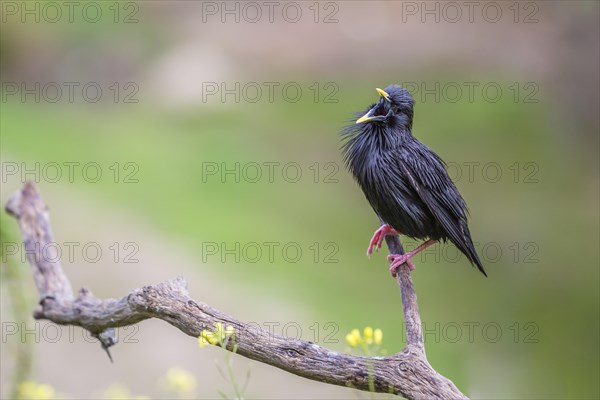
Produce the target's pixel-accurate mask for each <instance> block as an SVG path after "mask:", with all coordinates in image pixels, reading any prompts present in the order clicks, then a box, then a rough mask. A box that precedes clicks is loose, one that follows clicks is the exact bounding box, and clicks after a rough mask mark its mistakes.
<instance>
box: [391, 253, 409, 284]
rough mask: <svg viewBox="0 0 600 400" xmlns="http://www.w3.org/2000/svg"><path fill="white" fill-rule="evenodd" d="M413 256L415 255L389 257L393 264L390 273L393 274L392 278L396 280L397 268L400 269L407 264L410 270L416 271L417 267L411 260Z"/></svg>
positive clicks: (392, 255)
mask: <svg viewBox="0 0 600 400" xmlns="http://www.w3.org/2000/svg"><path fill="white" fill-rule="evenodd" d="M412 256H413V254H410V253H408V254H390V255H388V256H387V259H388V260H389V261H391V262H392V264H391V265H390V272H391V273H392V276H393V277H394V278H395V277H396V268H398V267H399V266H401V265H402V264H404V263H406V265H407V266H408V269H409V270H411V271H412V270H414V269H415V265H414V264H413V263H412V261H411V260H410V258H411V257H412Z"/></svg>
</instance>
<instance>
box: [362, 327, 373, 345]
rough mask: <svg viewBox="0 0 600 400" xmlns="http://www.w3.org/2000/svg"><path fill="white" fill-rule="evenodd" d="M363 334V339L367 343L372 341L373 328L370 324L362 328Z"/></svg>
mask: <svg viewBox="0 0 600 400" xmlns="http://www.w3.org/2000/svg"><path fill="white" fill-rule="evenodd" d="M364 334H365V341H366V342H367V344H371V343H373V328H371V327H370V326H367V327H366V328H365V330H364Z"/></svg>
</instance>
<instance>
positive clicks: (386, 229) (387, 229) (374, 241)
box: [367, 224, 399, 257]
mask: <svg viewBox="0 0 600 400" xmlns="http://www.w3.org/2000/svg"><path fill="white" fill-rule="evenodd" d="M398 234H399V233H398V232H397V231H396V230H395V229H394V228H392V227H391V226H390V225H388V224H385V225H381V226H380V227H379V229H377V230H376V231H375V233H374V234H373V237H372V238H371V242H369V247H368V248H367V257H369V256H370V255H371V253H373V247H375V249H376V250H377V251H379V249H380V248H381V243H383V239H384V238H385V236H386V235H398Z"/></svg>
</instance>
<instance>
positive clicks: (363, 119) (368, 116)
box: [356, 110, 373, 124]
mask: <svg viewBox="0 0 600 400" xmlns="http://www.w3.org/2000/svg"><path fill="white" fill-rule="evenodd" d="M372 115H373V110H369V112H368V113H366V114H365V115H363V116H362V117H360V118H359V119H357V120H356V123H357V124H360V123H362V122H367V121H370V120H372V119H373V117H372Z"/></svg>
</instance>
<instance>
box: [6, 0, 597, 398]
mask: <svg viewBox="0 0 600 400" xmlns="http://www.w3.org/2000/svg"><path fill="white" fill-rule="evenodd" d="M75 3H76V8H75V9H74V12H73V20H72V21H71V20H70V16H69V14H68V12H67V8H65V6H64V5H62V3H60V2H47V3H45V2H41V3H37V2H27V3H24V2H6V1H4V2H2V32H1V36H0V46H1V47H0V56H1V61H0V71H1V73H2V102H1V104H0V105H1V115H0V123H1V153H0V154H1V156H2V193H1V200H2V203H3V204H4V203H5V202H6V200H7V199H8V197H9V196H10V194H11V193H13V192H14V191H15V190H17V189H18V188H19V187H20V186H21V185H22V182H23V181H24V180H25V179H30V180H34V181H37V183H38V186H39V189H40V190H41V192H42V195H43V196H44V198H45V200H46V202H47V204H48V205H49V207H50V210H51V218H52V222H53V229H54V233H55V239H56V241H57V242H58V243H59V245H61V247H62V249H63V251H64V252H63V256H62V258H61V261H62V263H63V266H64V268H65V270H66V272H67V274H68V275H69V277H70V278H71V281H72V284H73V286H74V288H75V289H77V288H79V287H81V286H86V287H89V288H91V289H92V290H93V291H94V293H95V294H96V295H98V296H99V297H119V296H122V295H124V294H125V293H127V291H129V290H131V289H133V288H136V287H140V286H142V285H145V284H152V283H157V282H159V281H161V280H164V279H170V278H173V277H175V276H178V275H181V276H184V277H185V278H186V279H187V280H188V283H189V289H190V292H191V294H192V295H193V297H194V298H196V299H198V300H201V301H204V302H207V303H209V304H211V305H212V306H214V307H216V308H218V309H221V310H223V311H225V312H228V313H230V314H232V315H234V316H236V317H237V318H239V319H241V320H244V321H252V322H255V323H257V324H259V325H261V326H263V327H265V328H268V327H269V326H271V327H273V328H272V329H274V331H275V333H277V334H282V335H288V336H297V335H298V336H301V337H303V338H304V339H307V340H312V341H315V342H317V343H320V344H322V345H324V346H327V347H331V348H333V349H335V350H338V351H347V350H348V348H347V344H346V343H345V341H344V337H345V334H346V333H347V332H349V331H350V330H351V329H352V328H355V327H357V328H362V327H364V326H367V325H370V326H373V327H379V328H381V329H382V330H383V332H384V347H385V348H386V349H387V351H388V353H393V352H397V351H399V350H400V349H402V347H403V345H404V336H403V335H404V333H403V332H404V330H403V319H402V312H401V303H400V296H399V293H398V289H397V287H396V284H395V282H394V280H393V279H391V278H390V276H389V272H388V268H387V261H386V260H385V252H381V253H380V254H376V255H375V256H373V257H372V258H371V259H370V260H369V259H367V258H366V257H365V255H364V254H365V250H366V245H367V244H368V240H369V238H370V236H371V234H372V231H373V230H374V229H375V228H376V227H377V223H378V221H377V219H376V217H375V215H374V214H373V212H372V210H371V209H370V207H369V206H368V204H367V202H366V200H365V199H364V197H363V195H362V193H361V191H360V189H359V188H358V187H357V186H356V184H355V183H354V182H353V180H352V179H351V177H350V176H349V174H348V173H347V172H346V171H345V169H344V166H343V160H342V159H341V157H340V151H339V148H340V139H339V137H338V132H339V131H340V129H341V128H342V127H343V126H344V125H346V124H347V123H350V121H351V119H352V117H353V113H354V112H356V111H361V110H364V109H365V108H366V107H367V106H368V105H369V104H371V103H372V102H374V101H376V99H377V94H376V92H375V90H374V89H375V87H385V86H387V85H388V84H389V83H393V82H395V83H405V84H406V85H407V86H409V87H410V88H411V89H413V94H414V95H415V100H416V103H417V105H416V110H415V112H416V114H415V126H414V134H415V136H417V137H418V138H419V139H420V140H422V141H423V142H424V143H426V144H427V145H429V146H430V147H431V148H433V149H434V150H435V151H436V152H438V154H439V155H440V156H442V158H444V159H445V160H446V161H447V162H448V163H449V165H450V166H451V170H450V172H451V175H452V176H453V177H454V178H455V181H456V183H457V186H458V187H459V189H460V191H461V192H462V194H463V196H464V197H465V199H466V200H467V203H468V204H469V208H470V212H471V222H470V226H471V231H472V233H473V235H474V239H475V241H477V242H478V243H477V247H478V250H479V251H480V254H481V255H482V257H483V259H484V263H485V265H486V268H487V270H488V274H489V278H487V279H485V278H484V277H483V276H481V274H479V273H478V272H477V271H476V270H475V269H473V268H471V267H470V266H469V264H468V262H467V261H466V260H465V259H464V258H463V257H456V256H455V254H456V253H455V250H454V249H453V248H452V247H451V246H449V245H445V246H442V245H437V246H435V247H433V248H432V249H431V250H430V251H429V252H427V253H426V254H425V255H423V256H422V257H418V258H417V260H416V264H417V268H416V270H415V271H414V272H413V279H414V281H415V285H416V289H417V293H418V295H419V306H420V310H421V316H422V319H423V323H424V324H425V327H424V329H425V335H426V337H425V339H426V346H427V354H428V357H429V360H430V362H431V364H432V365H433V366H434V367H435V368H436V369H437V370H438V371H439V372H440V373H442V374H444V375H446V376H447V377H449V378H450V379H452V380H453V381H454V382H455V383H456V384H457V386H458V387H459V388H461V390H462V391H463V392H465V393H466V394H468V395H470V396H472V397H473V398H494V399H496V398H515V399H523V398H531V399H534V398H535V399H540V398H561V399H563V398H573V399H575V398H577V399H581V398H590V399H592V398H598V397H599V396H600V393H599V383H598V376H599V373H600V371H599V344H598V343H599V336H598V332H599V273H598V272H599V248H598V243H599V215H598V214H599V206H598V200H599V199H598V194H599V187H598V174H599V165H598V148H599V141H598V136H599V135H598V133H599V131H598V130H599V123H598V110H599V77H598V70H599V65H598V64H599V43H598V42H599V39H598V38H599V29H598V24H599V5H598V3H597V2H591V1H590V2H521V3H512V2H495V3H492V5H491V6H490V5H489V4H488V3H487V2H476V3H477V5H476V6H475V8H474V11H473V14H472V18H471V20H470V17H469V11H468V8H467V7H466V6H465V5H464V4H462V3H454V4H458V6H455V9H451V8H447V7H446V5H445V3H438V2H430V3H427V4H428V5H427V7H429V8H428V9H431V10H434V11H433V14H431V13H430V14H428V13H427V12H426V10H425V8H424V7H425V5H424V3H418V2H370V1H369V2H367V1H353V2H350V1H339V2H338V1H336V2H321V3H315V2H298V3H293V4H292V5H290V4H289V3H286V2H280V3H278V4H279V5H278V6H277V8H275V9H274V10H273V14H272V21H270V20H269V18H270V16H269V11H268V7H267V6H265V5H264V4H263V3H261V2H259V3H253V4H256V5H257V6H255V5H251V6H247V5H246V4H245V3H236V2H230V3H228V4H227V5H224V4H222V3H220V2H184V1H181V2H178V1H173V2H166V1H164V2H163V1H151V2H150V1H148V2H139V3H134V2H122V3H112V2H95V3H94V2H92V3H87V2H75ZM35 4H37V6H36V5H35ZM48 4H51V6H47V5H48ZM90 4H91V5H90ZM27 7H29V8H27ZM36 7H37V8H36ZM90 7H91V8H90ZM489 7H496V8H499V9H500V10H501V14H500V17H499V18H497V21H496V20H495V18H496V17H494V18H492V17H490V16H494V15H496V14H494V13H493V12H492V11H494V10H495V9H496V8H494V10H492V9H489ZM55 9H59V10H61V12H62V15H61V17H60V18H58V17H57V14H55ZM97 9H99V10H100V11H101V14H100V15H99V17H96V15H98V14H96V13H95V12H96V10H97ZM298 9H299V10H300V12H301V14H297V13H296V12H297V10H298ZM24 10H25V11H26V10H33V11H31V13H30V14H28V13H27V12H25V11H24ZM36 10H37V11H36ZM84 10H85V12H84ZM226 10H234V11H233V14H227V12H225V11H226ZM235 10H237V11H235ZM256 10H260V12H261V15H260V17H259V15H258V14H256V12H257V11H256ZM436 10H437V11H436ZM455 10H459V11H460V12H461V15H462V16H461V17H460V18H456V15H457V14H456V13H455ZM484 10H485V13H484ZM236 13H237V16H236ZM236 18H238V19H239V21H236ZM96 19H97V21H96V22H94V21H95V20H96ZM222 19H224V21H223V20H222ZM296 19H297V21H296V22H292V21H294V20H296ZM65 82H74V83H73V84H71V85H75V86H73V87H74V91H73V101H71V99H70V98H69V92H68V88H67V86H66V84H65ZM236 82H237V83H239V90H236ZM91 83H93V85H91V86H93V87H92V89H90V91H89V92H86V93H83V90H82V89H83V87H84V86H85V85H86V84H88V85H90V84H91ZM36 84H39V85H40V86H39V87H40V90H39V91H37V95H38V96H39V101H37V100H38V99H36V94H35V92H36V89H35V87H36V86H35V85H36ZM215 85H216V86H215ZM220 85H226V88H228V89H233V91H232V92H231V93H230V94H224V95H223V97H221V95H222V94H223V91H222V90H221V86H220ZM267 85H270V86H271V87H273V92H272V93H271V96H272V97H271V98H269V92H268V86H267ZM57 86H58V87H60V88H61V89H62V94H61V95H60V96H58V98H57V92H56V87H57ZM94 87H100V88H101V89H102V96H101V99H100V100H99V101H97V102H92V101H91V100H90V97H94V96H95V94H94ZM257 87H258V88H260V89H261V90H262V93H261V96H260V97H257V92H256V88H257ZM284 87H285V88H286V89H285V90H284ZM457 87H458V88H460V89H461V92H457V91H456V88H457ZM469 87H472V88H473V91H472V92H471V93H469V89H468V88H469ZM24 88H25V89H31V88H33V89H32V90H33V92H34V93H33V94H32V93H30V94H26V93H24V91H23V89H24ZM215 88H217V89H218V92H217V93H216V94H211V93H212V92H210V90H213V89H215ZM298 88H299V89H300V90H301V95H300V96H297V97H298V98H297V101H296V98H295V97H296V94H295V91H296V90H297V89H298ZM415 89H416V90H415ZM498 89H499V92H498V91H497V90H498ZM85 95H87V96H88V97H87V98H86V97H85ZM236 96H237V97H239V98H238V99H236ZM55 99H56V101H54V100H55ZM36 163H37V164H36ZM65 163H78V164H65ZM57 165H58V166H59V169H58V171H60V174H61V175H60V177H57V175H56V171H57V169H56V166H57ZM68 165H73V166H74V167H73V168H74V169H73V175H72V176H70V175H69V167H68ZM270 166H271V167H270ZM83 167H86V168H87V169H85V170H84V168H83ZM257 167H258V168H257ZM271 168H272V169H271ZM36 169H37V171H38V172H37V175H36V173H35V172H27V171H31V170H33V171H35V170H36ZM98 170H99V171H100V172H101V174H102V175H101V176H100V177H96V172H97V171H98ZM225 170H226V171H225ZM229 170H230V171H233V172H229V173H227V171H229ZM236 171H237V172H236ZM223 172H226V173H225V174H224V175H222V173H223ZM257 172H260V174H261V175H260V176H257V175H256V174H257ZM270 172H272V176H271V175H270ZM213 173H214V174H213ZM298 173H300V174H301V175H300V176H297V174H298ZM71 178H72V179H71ZM0 223H1V232H2V240H3V245H2V286H1V288H2V296H1V300H2V305H1V312H2V332H3V334H2V336H3V337H2V343H1V345H2V359H1V367H2V371H1V379H2V381H1V382H2V392H1V394H2V397H3V398H10V396H11V395H12V394H13V393H14V392H13V389H12V388H14V385H15V381H19V380H22V379H25V378H27V379H31V380H33V381H35V382H41V383H46V384H49V385H51V386H52V387H53V388H54V389H55V391H56V393H55V397H65V396H68V397H71V398H98V397H102V396H103V395H104V394H103V393H104V392H105V390H106V388H107V387H110V385H113V384H117V383H118V384H122V385H125V386H126V387H128V388H129V390H130V391H131V393H133V394H140V395H148V396H151V397H153V398H160V397H168V396H169V394H167V393H166V392H165V391H164V390H162V389H161V387H160V381H161V377H162V376H164V374H165V371H167V370H168V369H169V368H170V367H172V366H181V367H183V368H185V369H186V370H188V371H190V372H191V373H192V374H193V375H194V376H195V377H196V378H197V387H196V388H195V391H194V393H193V394H189V395H188V396H189V397H193V396H195V397H199V398H215V397H218V393H217V390H219V389H221V390H227V388H228V386H227V383H226V382H225V381H224V380H223V379H222V378H221V377H220V376H219V373H218V372H217V369H216V368H215V365H214V360H215V359H217V360H220V361H219V362H220V363H221V364H222V363H223V353H222V352H220V351H219V350H218V349H214V348H204V349H198V348H197V345H196V343H195V341H194V339H193V338H188V337H185V336H183V335H181V334H180V333H179V332H178V331H176V330H175V329H172V328H170V327H169V326H168V325H167V324H165V323H163V322H160V321H146V322H144V323H142V324H140V325H139V327H137V328H135V329H133V328H130V329H129V330H120V340H121V343H120V344H118V345H117V346H115V347H114V350H113V357H114V358H115V363H114V364H110V363H109V362H108V360H107V359H106V356H105V355H104V354H103V352H102V351H101V350H100V347H99V345H98V344H97V343H95V342H94V341H93V340H91V339H89V338H88V339H86V338H85V337H83V336H82V332H81V330H79V329H74V328H73V329H69V328H66V327H63V328H59V330H57V329H56V328H54V327H52V326H51V324H48V323H46V322H44V321H38V322H35V321H34V320H33V319H32V317H31V312H30V311H31V310H32V309H33V308H34V306H35V304H36V301H37V298H36V294H37V293H36V291H35V287H34V286H33V282H32V279H31V276H30V272H29V269H28V267H27V265H26V263H25V262H24V260H23V258H24V256H23V251H22V249H20V250H18V251H16V254H14V255H12V253H13V250H14V247H13V245H14V244H16V243H18V240H19V237H20V236H19V235H20V234H19V232H18V230H17V228H16V224H15V221H14V220H12V219H11V218H9V217H7V216H6V215H5V214H4V213H3V214H2V216H1V218H0ZM403 241H404V243H405V245H406V246H407V247H411V246H415V245H416V243H414V242H412V241H410V240H403ZM67 242H76V243H77V244H76V245H75V247H74V248H75V251H74V254H73V255H72V256H68V255H67V246H68V245H67V244H66V243H67ZM92 243H93V244H94V245H93V246H92V247H93V248H92V250H94V249H95V248H100V249H101V250H102V254H101V255H100V256H98V257H97V259H96V256H95V255H94V254H92V253H93V251H91V250H90V252H91V253H90V254H92V255H90V254H87V253H86V252H84V251H83V249H84V248H88V247H90V244H92ZM270 243H273V244H270ZM86 245H88V246H87V247H86ZM236 246H237V247H236ZM269 246H271V247H269ZM269 248H272V249H274V251H273V253H272V255H271V254H269ZM236 249H237V250H236ZM298 249H299V250H300V251H301V253H300V254H297V253H296V252H297V251H298ZM9 250H10V251H9ZM257 250H260V252H261V253H257ZM8 253H11V254H8ZM382 253H383V254H382ZM236 257H237V259H236ZM30 357H31V358H30ZM30 359H31V363H30V365H29V364H28V362H27V360H30ZM234 362H235V368H236V371H237V372H238V373H239V375H240V376H241V377H243V375H244V374H245V370H246V367H247V365H248V364H250V362H249V360H246V359H243V358H241V357H236V358H235V359H234ZM362 396H363V397H364V395H362ZM112 397H119V395H115V394H114V393H113V394H112ZM246 397H248V398H315V399H317V398H319V399H323V398H327V399H338V398H340V399H343V398H349V397H355V394H353V393H351V389H345V388H337V387H331V386H328V385H324V384H320V383H316V382H312V381H308V380H305V379H302V378H298V377H295V376H292V375H289V374H287V373H284V372H281V371H278V370H276V369H274V368H271V367H268V366H263V365H259V364H257V363H253V365H252V375H251V378H250V383H249V386H248V389H247V391H246ZM359 398H360V396H359Z"/></svg>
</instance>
